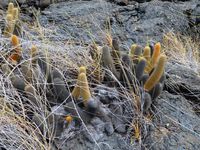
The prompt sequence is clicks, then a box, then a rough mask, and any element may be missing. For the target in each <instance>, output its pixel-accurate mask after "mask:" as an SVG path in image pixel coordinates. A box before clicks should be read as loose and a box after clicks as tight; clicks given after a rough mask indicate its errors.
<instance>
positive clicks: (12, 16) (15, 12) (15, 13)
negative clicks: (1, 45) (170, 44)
mask: <svg viewBox="0 0 200 150" xmlns="http://www.w3.org/2000/svg"><path fill="white" fill-rule="evenodd" d="M5 20H6V25H5V29H4V35H5V36H6V37H10V36H11V35H12V34H16V35H20V32H21V25H20V22H19V8H18V7H14V4H13V3H9V4H8V9H7V14H6V18H5Z"/></svg>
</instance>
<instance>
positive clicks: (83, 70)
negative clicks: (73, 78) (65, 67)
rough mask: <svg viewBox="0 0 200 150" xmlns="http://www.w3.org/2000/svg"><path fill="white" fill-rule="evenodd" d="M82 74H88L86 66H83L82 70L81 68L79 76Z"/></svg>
mask: <svg viewBox="0 0 200 150" xmlns="http://www.w3.org/2000/svg"><path fill="white" fill-rule="evenodd" d="M80 73H85V74H86V67H85V66H81V67H80V68H79V74H80Z"/></svg>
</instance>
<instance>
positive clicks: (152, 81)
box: [144, 55, 166, 91]
mask: <svg viewBox="0 0 200 150" xmlns="http://www.w3.org/2000/svg"><path fill="white" fill-rule="evenodd" d="M165 62H166V56H164V55H161V56H160V58H159V60H158V64H157V66H156V67H155V69H154V71H153V72H152V74H151V75H150V77H149V79H148V80H147V81H146V83H145V84H144V89H145V90H146V91H150V90H151V89H152V88H153V87H154V86H155V85H156V83H158V82H159V80H160V78H161V76H162V74H163V72H164V67H165Z"/></svg>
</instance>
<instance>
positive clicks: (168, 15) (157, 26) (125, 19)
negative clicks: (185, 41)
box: [40, 0, 199, 46]
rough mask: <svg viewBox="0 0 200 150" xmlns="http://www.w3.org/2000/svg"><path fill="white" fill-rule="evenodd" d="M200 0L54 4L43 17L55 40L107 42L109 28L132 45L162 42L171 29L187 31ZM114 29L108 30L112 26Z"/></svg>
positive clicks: (43, 21) (42, 20) (43, 22)
mask: <svg viewBox="0 0 200 150" xmlns="http://www.w3.org/2000/svg"><path fill="white" fill-rule="evenodd" d="M198 3H199V2H198V1H197V0H192V1H189V2H184V3H171V2H160V1H151V2H146V3H141V4H139V3H136V2H134V3H133V2H132V3H130V4H129V5H128V6H119V5H116V4H114V3H109V2H106V1H96V0H95V1H75V2H63V3H58V4H52V5H51V6H50V7H48V8H47V9H45V10H44V11H43V12H42V15H41V16H40V21H41V24H42V26H43V27H45V28H49V29H51V28H53V29H54V31H53V33H50V32H47V33H46V35H47V36H49V37H50V38H51V39H53V40H69V39H70V40H75V41H77V42H79V43H80V42H84V43H90V42H91V41H93V40H94V41H98V42H99V43H102V42H105V36H106V33H108V31H111V32H112V34H115V35H116V36H118V37H119V39H120V40H121V41H122V42H123V43H125V44H128V46H129V45H130V44H132V43H135V42H137V43H142V44H146V42H147V41H148V40H153V41H160V39H161V38H162V36H163V33H165V32H168V31H171V30H173V31H175V32H176V31H180V32H185V31H187V29H188V27H189V20H188V16H187V15H186V14H185V13H186V12H187V11H188V10H193V9H195V7H196V6H197V5H198ZM109 27H110V28H111V30H108V28H109Z"/></svg>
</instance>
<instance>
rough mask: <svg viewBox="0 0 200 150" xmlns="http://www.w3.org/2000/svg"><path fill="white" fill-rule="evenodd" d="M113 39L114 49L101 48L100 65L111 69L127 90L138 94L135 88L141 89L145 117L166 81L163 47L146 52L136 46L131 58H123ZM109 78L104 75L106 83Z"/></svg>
mask: <svg viewBox="0 0 200 150" xmlns="http://www.w3.org/2000/svg"><path fill="white" fill-rule="evenodd" d="M116 39H117V38H113V40H112V42H113V43H112V48H110V47H108V46H104V47H103V48H102V57H101V62H102V66H103V67H104V68H105V69H109V70H110V71H111V72H112V73H113V75H115V78H117V79H118V81H120V82H121V84H122V85H124V86H125V87H127V88H129V89H131V90H133V92H135V88H136V85H137V86H139V87H140V89H142V90H141V91H142V94H141V95H142V96H141V102H140V104H141V109H142V110H143V112H144V113H146V112H147V111H148V110H149V108H150V106H151V103H152V100H154V99H156V98H157V97H158V96H159V95H160V93H161V91H162V89H163V78H165V73H164V67H165V63H166V56H165V55H163V54H161V45H160V43H156V44H155V45H154V47H153V48H151V47H150V46H148V45H147V46H145V47H144V49H143V48H142V47H141V46H139V45H137V44H133V45H132V46H131V48H130V50H129V54H120V48H119V42H118V40H116ZM106 78H108V77H107V76H106V75H105V78H104V79H105V80H106Z"/></svg>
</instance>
